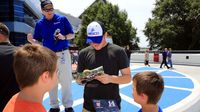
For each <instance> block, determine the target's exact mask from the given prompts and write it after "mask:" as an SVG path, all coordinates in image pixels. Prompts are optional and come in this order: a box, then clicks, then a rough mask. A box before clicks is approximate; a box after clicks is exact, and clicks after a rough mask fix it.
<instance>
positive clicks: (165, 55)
mask: <svg viewBox="0 0 200 112" xmlns="http://www.w3.org/2000/svg"><path fill="white" fill-rule="evenodd" d="M167 52H168V51H167V48H165V49H164V50H163V52H162V62H161V64H160V68H162V65H163V64H164V65H165V66H166V67H167V69H169V68H170V67H169V66H168V65H167V60H166V59H167Z"/></svg>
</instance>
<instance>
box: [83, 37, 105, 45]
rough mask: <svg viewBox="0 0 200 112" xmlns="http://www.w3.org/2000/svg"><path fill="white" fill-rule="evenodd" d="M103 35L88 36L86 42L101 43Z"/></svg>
mask: <svg viewBox="0 0 200 112" xmlns="http://www.w3.org/2000/svg"><path fill="white" fill-rule="evenodd" d="M102 38H103V36H95V37H90V36H88V37H87V40H86V43H97V44H100V43H101V41H102Z"/></svg>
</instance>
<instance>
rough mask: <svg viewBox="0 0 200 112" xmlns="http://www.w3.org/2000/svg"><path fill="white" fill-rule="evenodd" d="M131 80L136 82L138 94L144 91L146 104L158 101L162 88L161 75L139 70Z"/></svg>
mask: <svg viewBox="0 0 200 112" xmlns="http://www.w3.org/2000/svg"><path fill="white" fill-rule="evenodd" d="M132 81H134V82H135V83H136V91H137V93H138V94H139V95H140V94H142V93H144V94H145V95H147V96H148V101H147V104H157V103H158V101H159V99H160V97H161V95H162V92H163V89H164V81H163V78H162V76H161V75H159V74H157V73H156V72H141V73H137V74H136V75H135V76H134V77H133V79H132Z"/></svg>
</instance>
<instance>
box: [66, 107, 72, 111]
mask: <svg viewBox="0 0 200 112" xmlns="http://www.w3.org/2000/svg"><path fill="white" fill-rule="evenodd" d="M65 112H74V110H73V108H72V107H69V108H65Z"/></svg>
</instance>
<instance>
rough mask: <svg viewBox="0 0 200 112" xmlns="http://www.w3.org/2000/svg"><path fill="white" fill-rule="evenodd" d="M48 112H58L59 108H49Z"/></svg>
mask: <svg viewBox="0 0 200 112" xmlns="http://www.w3.org/2000/svg"><path fill="white" fill-rule="evenodd" d="M49 112H60V109H59V108H50V110H49Z"/></svg>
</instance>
